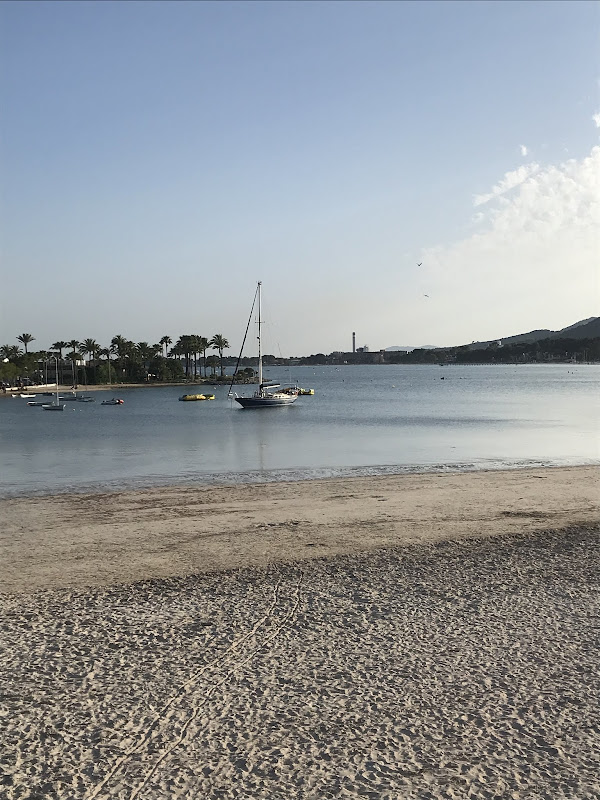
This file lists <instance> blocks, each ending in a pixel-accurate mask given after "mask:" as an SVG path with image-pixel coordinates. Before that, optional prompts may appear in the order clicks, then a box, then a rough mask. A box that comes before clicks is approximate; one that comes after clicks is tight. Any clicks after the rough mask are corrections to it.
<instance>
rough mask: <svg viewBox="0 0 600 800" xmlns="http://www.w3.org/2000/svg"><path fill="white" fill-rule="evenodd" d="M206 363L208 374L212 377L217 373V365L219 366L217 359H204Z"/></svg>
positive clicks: (211, 357)
mask: <svg viewBox="0 0 600 800" xmlns="http://www.w3.org/2000/svg"><path fill="white" fill-rule="evenodd" d="M206 363H207V364H208V366H209V367H210V374H211V375H214V374H215V373H216V371H217V365H218V364H219V359H218V358H217V357H216V356H209V357H208V358H207V359H206Z"/></svg>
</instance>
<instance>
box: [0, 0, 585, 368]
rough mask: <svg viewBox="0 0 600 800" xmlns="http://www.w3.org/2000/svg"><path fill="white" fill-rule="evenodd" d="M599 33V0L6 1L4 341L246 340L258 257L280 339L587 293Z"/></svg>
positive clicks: (383, 334) (547, 303) (364, 339)
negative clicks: (217, 336)
mask: <svg viewBox="0 0 600 800" xmlns="http://www.w3.org/2000/svg"><path fill="white" fill-rule="evenodd" d="M599 33H600V5H599V4H597V3H591V2H583V3H581V2H569V3H562V2H548V3H547V2H535V3H534V2H526V3H521V2H510V3H501V2H497V3H478V2H468V3H455V2H441V3H437V2H418V3H410V2H406V3H402V2H397V3H396V2H382V3H379V2H368V3H362V2H343V0H340V1H339V2H330V3H329V2H318V1H317V2H265V3H262V2H233V3H231V2H218V3H211V2H195V3H192V2H168V3H163V2H148V3H146V2H128V3H125V2H98V3H96V2H87V3H72V2H69V3H61V2H52V3H47V2H41V3H37V2H27V3H20V2H18V3H13V2H4V3H2V4H0V52H1V55H0V67H1V69H0V102H1V106H2V115H1V117H2V121H1V127H0V168H1V176H2V177H1V187H0V192H1V209H0V210H1V216H0V225H1V231H0V233H1V260H2V281H1V285H0V292H1V296H0V344H5V343H6V344H14V343H15V337H16V336H17V335H18V334H20V333H23V332H28V333H32V334H33V335H34V336H35V337H36V344H35V346H36V347H39V348H46V347H49V346H50V344H51V343H52V342H54V341H55V340H57V339H65V340H70V339H73V338H76V339H80V340H81V339H84V338H89V337H91V338H95V339H97V340H98V341H99V342H101V343H102V344H104V345H106V344H107V343H108V342H109V340H110V339H111V338H112V336H114V335H115V334H121V335H123V336H126V337H127V338H129V339H133V340H134V341H136V342H137V341H149V342H150V343H153V342H155V341H158V339H159V338H160V337H161V336H163V335H165V334H168V335H170V336H171V337H172V338H173V339H175V338H176V337H177V336H179V335H180V334H182V333H196V334H200V335H204V336H209V337H210V336H212V335H213V334H214V333H222V334H224V335H225V336H226V337H227V338H228V340H229V342H230V343H231V345H232V351H235V350H236V349H237V348H238V347H239V345H240V343H241V339H242V336H243V332H244V329H245V325H246V320H247V315H248V312H249V308H250V303H251V301H252V297H253V293H254V287H255V284H256V281H257V280H262V281H263V284H264V299H265V316H266V318H267V322H268V325H267V327H266V330H265V337H266V340H267V341H266V349H267V351H269V352H274V353H277V354H279V353H281V354H282V355H304V354H308V353H315V352H326V353H328V352H331V351H332V350H345V349H350V347H351V335H352V331H356V332H357V343H358V344H359V345H362V344H367V345H368V346H369V347H370V348H371V349H379V348H383V347H388V346H391V345H420V344H437V345H453V344H463V343H465V342H470V341H472V340H482V339H490V338H498V337H502V336H507V335H510V334H514V333H519V332H523V331H525V330H530V329H533V328H539V327H543V328H552V329H558V328H561V327H564V326H566V325H569V324H571V323H572V322H575V321H576V320H578V319H582V318H585V317H589V316H595V315H597V314H598V313H599V312H600V292H599V286H598V265H599V264H600V239H599V233H598V230H599V229H600V212H599V204H600V194H599V185H598V184H599V176H600V148H599V147H598V133H599V129H600V93H599V86H600V84H599V81H600V57H599V52H600V51H599V48H598V43H599V36H598V35H599ZM419 262H422V266H421V267H417V263H419ZM425 295H429V296H428V297H426V296H425Z"/></svg>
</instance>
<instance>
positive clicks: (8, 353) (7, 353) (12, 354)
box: [0, 344, 23, 361]
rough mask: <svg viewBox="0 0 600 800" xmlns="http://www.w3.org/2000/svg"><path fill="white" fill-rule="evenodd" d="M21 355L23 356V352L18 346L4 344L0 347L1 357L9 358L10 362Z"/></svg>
mask: <svg viewBox="0 0 600 800" xmlns="http://www.w3.org/2000/svg"><path fill="white" fill-rule="evenodd" d="M20 355H23V351H22V350H21V348H20V347H19V345H18V344H3V345H2V347H0V356H2V358H8V360H9V361H14V360H15V358H18V357H19V356H20Z"/></svg>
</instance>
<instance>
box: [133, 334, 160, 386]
mask: <svg viewBox="0 0 600 800" xmlns="http://www.w3.org/2000/svg"><path fill="white" fill-rule="evenodd" d="M135 349H136V352H137V355H138V356H139V358H140V359H141V361H142V366H143V368H144V372H145V376H144V377H145V379H146V380H148V373H149V372H150V361H152V359H153V358H154V356H155V355H156V345H151V344H148V342H138V343H137V344H136V345H135ZM158 349H159V350H160V347H159V348H158Z"/></svg>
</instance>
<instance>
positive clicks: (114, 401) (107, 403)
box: [100, 397, 123, 406]
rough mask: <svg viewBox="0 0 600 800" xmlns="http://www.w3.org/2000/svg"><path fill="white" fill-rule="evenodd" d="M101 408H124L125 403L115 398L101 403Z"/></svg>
mask: <svg viewBox="0 0 600 800" xmlns="http://www.w3.org/2000/svg"><path fill="white" fill-rule="evenodd" d="M100 405H101V406H122V405H123V401H122V400H121V398H120V397H113V398H112V400H103V401H102V402H101V403H100Z"/></svg>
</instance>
